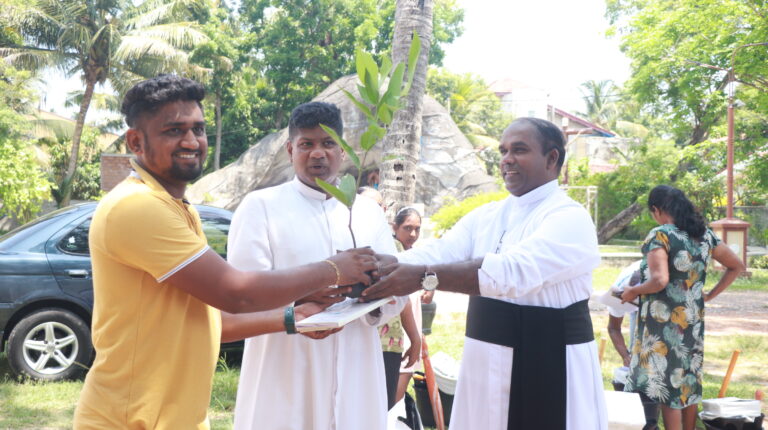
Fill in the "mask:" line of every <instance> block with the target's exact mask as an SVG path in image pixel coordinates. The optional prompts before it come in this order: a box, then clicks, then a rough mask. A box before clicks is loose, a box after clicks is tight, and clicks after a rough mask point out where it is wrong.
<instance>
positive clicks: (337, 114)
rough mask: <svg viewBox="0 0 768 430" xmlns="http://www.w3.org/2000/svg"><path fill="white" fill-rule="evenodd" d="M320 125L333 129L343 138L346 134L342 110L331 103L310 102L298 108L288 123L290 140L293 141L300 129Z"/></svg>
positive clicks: (294, 110)
mask: <svg viewBox="0 0 768 430" xmlns="http://www.w3.org/2000/svg"><path fill="white" fill-rule="evenodd" d="M320 124H323V125H326V126H328V127H330V128H332V129H333V131H335V132H336V134H338V135H339V137H341V135H342V134H344V123H343V122H342V120H341V110H339V108H338V107H337V106H336V105H334V104H331V103H325V102H309V103H304V104H300V105H298V106H296V108H294V109H293V111H292V112H291V119H290V120H289V121H288V139H290V140H293V138H294V137H295V136H296V133H297V132H298V130H299V129H302V128H303V129H307V128H315V127H319V126H320Z"/></svg>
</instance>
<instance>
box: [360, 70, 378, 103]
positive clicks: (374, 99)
mask: <svg viewBox="0 0 768 430" xmlns="http://www.w3.org/2000/svg"><path fill="white" fill-rule="evenodd" d="M377 83H378V78H377V77H376V76H374V75H371V74H370V73H368V70H367V69H366V71H365V82H363V84H364V85H365V92H366V93H367V94H368V98H369V99H370V100H371V104H372V105H374V106H375V105H378V104H379V86H378V85H377Z"/></svg>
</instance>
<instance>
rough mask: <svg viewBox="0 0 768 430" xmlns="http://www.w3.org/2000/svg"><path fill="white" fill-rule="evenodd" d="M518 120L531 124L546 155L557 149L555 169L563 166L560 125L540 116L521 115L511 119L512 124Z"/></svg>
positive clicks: (562, 135)
mask: <svg viewBox="0 0 768 430" xmlns="http://www.w3.org/2000/svg"><path fill="white" fill-rule="evenodd" d="M518 121H525V122H527V123H528V124H530V125H532V126H533V127H534V128H535V129H536V132H537V133H538V134H539V137H540V138H541V142H540V143H541V153H542V154H544V155H546V154H547V153H548V152H549V151H551V150H553V149H555V150H557V170H558V171H560V168H561V167H563V163H565V135H564V134H563V131H562V130H560V127H558V126H556V125H555V124H553V123H551V122H549V121H547V120H545V119H540V118H532V117H522V118H517V119H516V120H514V121H512V124H514V123H516V122H518Z"/></svg>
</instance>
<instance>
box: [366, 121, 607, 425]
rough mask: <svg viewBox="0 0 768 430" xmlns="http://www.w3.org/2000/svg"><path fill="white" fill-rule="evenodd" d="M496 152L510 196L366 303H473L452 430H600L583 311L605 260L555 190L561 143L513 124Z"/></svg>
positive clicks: (538, 128) (543, 130)
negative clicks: (447, 299) (448, 295)
mask: <svg viewBox="0 0 768 430" xmlns="http://www.w3.org/2000/svg"><path fill="white" fill-rule="evenodd" d="M499 150H500V152H501V165H500V167H501V173H502V175H503V178H504V183H505V185H506V188H507V190H508V191H509V192H510V194H511V195H510V196H509V197H508V198H507V199H505V200H503V201H499V202H493V203H489V204H486V205H484V206H481V207H480V208H477V209H475V210H474V211H472V212H471V213H469V214H468V215H466V216H465V217H464V218H462V219H461V220H460V221H459V222H457V223H456V225H455V226H454V227H453V228H452V229H451V231H449V232H448V233H446V234H445V235H444V236H443V237H441V238H440V239H439V240H436V241H434V242H432V243H430V244H427V245H425V246H422V247H419V248H413V249H411V250H409V251H406V252H404V253H401V254H398V256H397V259H398V260H399V261H400V264H393V265H391V266H388V267H385V268H383V269H382V274H384V275H385V276H383V277H382V278H381V280H380V281H379V282H378V283H377V284H374V285H373V286H372V287H371V288H370V289H369V290H368V291H366V293H364V294H366V296H367V297H369V298H375V297H379V296H386V295H391V294H397V295H403V294H408V293H411V292H413V291H416V290H418V289H419V288H422V287H423V288H425V289H434V288H437V289H440V290H445V291H453V292H460V293H465V294H469V295H471V296H472V297H471V298H470V304H469V310H468V312H467V330H466V335H467V337H466V339H465V343H464V354H463V357H462V363H461V370H460V373H459V379H458V386H457V391H456V397H455V400H454V402H453V414H452V416H451V430H468V429H489V430H500V429H516V430H527V429H547V430H566V429H567V430H605V429H606V428H607V418H606V410H605V402H604V395H603V383H602V375H601V372H600V367H599V365H598V361H597V351H596V348H595V342H594V339H593V334H592V322H591V319H590V316H589V309H588V308H587V299H588V298H589V296H590V293H591V290H592V285H591V284H592V282H591V281H592V269H594V268H595V267H597V265H598V264H599V262H600V255H599V253H598V249H597V237H596V234H595V227H594V225H593V223H592V220H591V219H590V217H589V214H588V213H587V211H586V210H585V209H584V208H583V207H582V206H581V205H580V204H579V203H577V202H575V201H573V200H572V199H571V198H569V197H568V196H567V195H566V194H565V193H564V192H563V191H562V190H560V188H559V187H558V184H557V177H558V174H559V172H560V168H561V166H562V165H563V161H564V159H565V140H564V137H563V134H562V132H561V131H560V130H559V129H558V128H557V127H556V126H555V125H554V124H552V123H551V122H549V121H544V120H540V119H536V118H520V119H517V120H515V121H513V122H512V124H511V125H510V126H509V127H507V129H506V130H505V131H504V134H503V135H502V137H501V143H500V146H499ZM404 263H407V264H404ZM446 263H449V264H446ZM513 352H514V360H513Z"/></svg>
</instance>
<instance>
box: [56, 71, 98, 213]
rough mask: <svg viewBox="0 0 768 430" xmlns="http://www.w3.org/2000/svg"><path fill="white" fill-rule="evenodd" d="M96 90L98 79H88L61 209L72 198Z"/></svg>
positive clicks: (78, 117)
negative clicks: (87, 121)
mask: <svg viewBox="0 0 768 430" xmlns="http://www.w3.org/2000/svg"><path fill="white" fill-rule="evenodd" d="M95 88H96V79H86V82H85V91H84V92H83V100H82V101H81V102H80V110H79V111H78V112H77V119H76V121H75V131H74V132H73V133H72V149H71V152H70V154H69V161H68V162H67V170H66V172H65V174H64V178H63V179H62V181H61V189H60V195H61V201H60V202H59V207H64V206H67V205H69V201H70V199H71V197H72V185H73V184H74V182H75V175H76V174H77V160H78V158H79V156H80V139H81V138H82V136H83V127H84V126H85V116H86V115H87V114H88V108H89V107H90V105H91V99H92V98H93V91H94V89H95Z"/></svg>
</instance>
